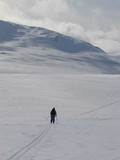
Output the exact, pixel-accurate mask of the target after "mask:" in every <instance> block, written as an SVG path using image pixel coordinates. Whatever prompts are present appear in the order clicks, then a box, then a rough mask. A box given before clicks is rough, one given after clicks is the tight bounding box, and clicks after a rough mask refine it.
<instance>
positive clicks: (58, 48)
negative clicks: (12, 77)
mask: <svg viewBox="0 0 120 160" xmlns="http://www.w3.org/2000/svg"><path fill="white" fill-rule="evenodd" d="M0 53H1V54H0V61H1V63H4V64H2V67H1V69H0V71H1V72H2V71H3V72H4V71H5V72H6V71H7V72H9V71H8V69H9V70H11V71H13V72H15V71H16V69H17V68H19V71H20V70H21V69H22V68H21V67H22V66H23V65H25V66H24V67H23V70H22V71H24V72H27V71H28V70H29V72H31V71H32V69H33V68H34V69H33V71H35V72H38V68H39V69H41V67H42V70H43V69H45V68H46V69H48V67H49V69H50V68H51V70H54V69H55V68H56V72H57V68H58V70H59V71H60V72H62V71H63V70H64V71H65V69H66V68H67V70H66V72H71V71H75V72H79V73H88V72H89V73H114V74H116V73H120V69H119V66H120V64H119V63H118V62H116V61H113V60H112V59H111V58H110V57H108V55H107V54H106V53H105V52H104V51H103V50H101V49H100V48H98V47H96V46H93V45H92V44H90V43H88V42H85V41H82V40H79V39H75V38H73V37H69V36H66V35H63V34H60V33H57V32H54V31H51V30H47V29H44V28H40V27H31V26H24V25H18V24H14V23H10V22H5V21H0ZM6 61H7V65H8V64H9V65H8V69H7V66H6V64H5V63H6ZM8 62H9V63H8ZM13 62H14V63H13ZM16 62H17V65H18V67H17V68H16V67H15V68H13V66H14V65H15V63H16ZM21 64H22V66H21ZM28 65H29V66H28ZM4 66H6V67H4ZM26 67H27V68H28V69H27V70H26V71H25V69H24V68H26ZM31 67H32V68H31ZM36 67H37V71H36ZM10 68H11V69H10ZM39 71H40V70H39Z"/></svg>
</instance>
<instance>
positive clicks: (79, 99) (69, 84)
mask: <svg viewBox="0 0 120 160" xmlns="http://www.w3.org/2000/svg"><path fill="white" fill-rule="evenodd" d="M119 80H120V76H119V75H114V76H113V75H77V74H73V75H72V74H71V75H48V74H47V75H35V74H34V75H32V74H27V75H26V74H21V75H20V74H1V75H0V98H1V107H0V141H1V144H0V148H1V150H0V157H1V158H0V159H2V160H40V159H41V160H66V159H68V160H79V159H82V160H88V159H89V160H96V159H97V160H101V159H102V160H119V159H120V156H119V150H120V138H119V137H120V136H119V132H120V129H119V128H120V108H119V106H120V90H119V88H120V83H119ZM52 106H55V107H56V110H57V112H58V124H57V123H56V124H54V125H51V124H49V118H46V117H48V115H49V111H50V110H51V107H52ZM51 127H52V128H51ZM2 137H3V138H2Z"/></svg>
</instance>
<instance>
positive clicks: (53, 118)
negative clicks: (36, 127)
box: [50, 108, 57, 123]
mask: <svg viewBox="0 0 120 160" xmlns="http://www.w3.org/2000/svg"><path fill="white" fill-rule="evenodd" d="M50 116H51V121H50V122H51V123H54V122H55V117H56V116H57V112H56V110H55V108H53V109H52V110H51V112H50Z"/></svg>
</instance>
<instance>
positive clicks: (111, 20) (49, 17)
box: [0, 0, 120, 54]
mask: <svg viewBox="0 0 120 160" xmlns="http://www.w3.org/2000/svg"><path fill="white" fill-rule="evenodd" d="M0 19H1V20H9V21H12V22H16V23H21V24H27V25H36V26H41V27H44V28H48V29H52V30H55V31H58V32H61V33H64V34H67V35H72V36H75V37H78V38H80V39H83V40H86V41H88V42H90V43H92V44H94V45H97V46H99V47H101V48H102V49H103V50H105V51H107V52H109V53H114V54H116V53H117V54H120V0H0Z"/></svg>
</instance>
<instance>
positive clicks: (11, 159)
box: [7, 125, 52, 160]
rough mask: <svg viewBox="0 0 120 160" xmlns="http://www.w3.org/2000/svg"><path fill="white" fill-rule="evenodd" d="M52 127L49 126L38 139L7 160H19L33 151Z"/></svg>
mask: <svg viewBox="0 0 120 160" xmlns="http://www.w3.org/2000/svg"><path fill="white" fill-rule="evenodd" d="M51 127H52V125H49V126H48V127H47V128H46V129H44V130H43V132H42V133H41V134H40V135H39V136H38V137H36V138H35V139H34V140H33V141H32V142H30V143H29V144H27V145H25V146H24V147H22V148H21V149H20V150H18V151H17V152H16V153H14V154H13V155H12V156H11V157H9V158H8V159H7V160H19V159H20V158H22V157H23V156H24V155H25V154H26V153H27V152H28V151H29V150H30V149H32V148H33V147H34V146H35V145H37V144H38V143H39V142H40V141H41V140H42V139H43V138H44V137H45V136H46V134H47V133H48V132H49V130H50V129H51Z"/></svg>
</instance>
